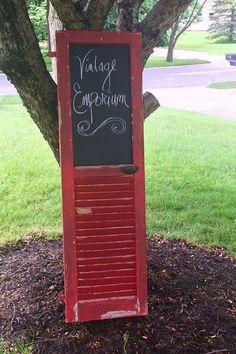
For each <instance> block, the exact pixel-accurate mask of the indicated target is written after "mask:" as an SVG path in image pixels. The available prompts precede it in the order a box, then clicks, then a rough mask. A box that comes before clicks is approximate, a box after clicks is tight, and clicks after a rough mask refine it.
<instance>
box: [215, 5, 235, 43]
mask: <svg viewBox="0 0 236 354" xmlns="http://www.w3.org/2000/svg"><path fill="white" fill-rule="evenodd" d="M212 13H213V15H212V24H211V25H210V26H209V29H208V32H209V33H210V35H209V38H212V39H221V40H222V39H223V40H227V41H228V42H233V41H235V40H236V1H235V0H215V1H214V3H213V6H212Z"/></svg>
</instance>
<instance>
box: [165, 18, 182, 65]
mask: <svg viewBox="0 0 236 354" xmlns="http://www.w3.org/2000/svg"><path fill="white" fill-rule="evenodd" d="M180 18H181V16H180V17H179V18H178V19H177V21H175V23H174V25H173V26H172V28H171V34H170V38H169V41H168V50H167V56H166V61H168V62H172V61H173V56H174V48H175V44H176V40H175V37H176V33H177V31H178V27H179V22H180Z"/></svg>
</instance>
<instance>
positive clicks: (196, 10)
mask: <svg viewBox="0 0 236 354" xmlns="http://www.w3.org/2000/svg"><path fill="white" fill-rule="evenodd" d="M206 2H207V0H205V1H203V3H202V4H200V2H199V1H198V0H195V1H193V2H191V4H190V5H189V6H188V8H187V10H186V11H185V12H184V13H183V14H181V15H180V16H179V17H178V18H177V20H176V21H175V23H174V24H173V25H172V26H171V28H170V30H169V31H168V32H167V43H168V50H167V56H166V61H168V62H172V61H173V56H174V48H175V46H176V43H177V41H178V39H179V37H180V36H181V35H182V34H183V33H184V32H185V31H186V30H187V29H188V28H189V27H190V26H191V24H192V23H194V22H197V21H199V20H200V16H201V11H202V8H203V6H204V5H205V3H206Z"/></svg>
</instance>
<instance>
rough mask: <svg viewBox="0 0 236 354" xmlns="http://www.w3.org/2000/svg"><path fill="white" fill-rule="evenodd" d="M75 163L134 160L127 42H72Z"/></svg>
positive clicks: (112, 162) (86, 163)
mask: <svg viewBox="0 0 236 354" xmlns="http://www.w3.org/2000/svg"><path fill="white" fill-rule="evenodd" d="M69 53H70V78H71V113H72V138H73V159H74V166H96V165H119V164H131V163H132V162H133V159H132V122H131V93H130V47H129V45H128V44H122V45H121V44H118V45H110V44H102V45H100V44H99V45H97V44H70V50H69Z"/></svg>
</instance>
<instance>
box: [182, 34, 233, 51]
mask: <svg viewBox="0 0 236 354" xmlns="http://www.w3.org/2000/svg"><path fill="white" fill-rule="evenodd" d="M207 36H208V33H207V32H206V31H197V32H190V31H189V32H185V33H184V34H183V35H182V36H180V37H179V40H178V42H177V44H176V49H182V50H195V51H200V52H206V53H208V54H210V55H224V54H226V53H236V43H217V42H216V41H215V40H212V39H208V38H207Z"/></svg>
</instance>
